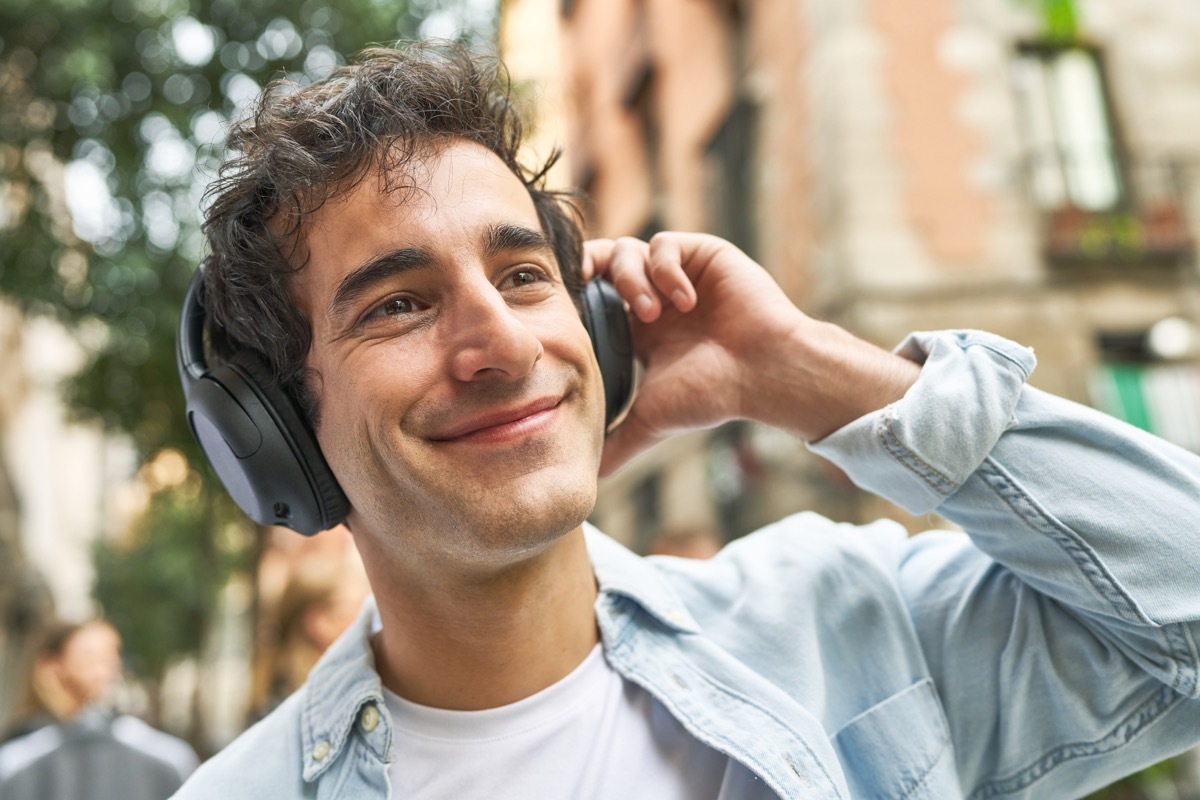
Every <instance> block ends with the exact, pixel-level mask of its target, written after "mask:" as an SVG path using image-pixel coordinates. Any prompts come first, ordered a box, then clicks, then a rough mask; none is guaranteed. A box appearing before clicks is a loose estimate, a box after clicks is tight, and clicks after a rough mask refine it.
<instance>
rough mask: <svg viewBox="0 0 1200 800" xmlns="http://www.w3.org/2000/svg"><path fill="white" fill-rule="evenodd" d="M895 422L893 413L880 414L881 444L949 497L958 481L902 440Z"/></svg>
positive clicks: (931, 486) (891, 454) (927, 482)
mask: <svg viewBox="0 0 1200 800" xmlns="http://www.w3.org/2000/svg"><path fill="white" fill-rule="evenodd" d="M893 422H894V418H893V416H892V414H891V413H884V414H882V415H880V420H879V426H878V431H877V435H878V438H879V443H880V445H881V446H882V447H883V449H884V450H886V451H887V453H888V455H890V456H891V457H892V458H894V459H895V460H896V461H898V462H899V463H900V464H901V465H903V466H904V467H905V468H906V469H908V470H909V471H910V472H912V473H913V474H914V475H916V476H917V477H918V478H920V479H921V480H922V481H923V482H924V483H925V484H926V485H927V486H928V487H929V488H930V489H932V490H933V491H934V492H936V493H937V494H938V495H940V496H942V497H949V496H950V495H952V494H954V493H955V492H956V491H958V484H957V483H955V482H954V481H952V480H950V479H949V478H947V477H946V476H945V475H943V474H942V473H941V472H939V471H938V470H936V469H935V468H934V467H933V466H932V465H930V464H929V463H927V462H926V461H925V460H924V459H922V458H921V457H920V456H918V455H917V454H915V453H913V452H912V451H911V450H909V449H908V448H906V447H905V446H904V445H903V444H902V443H901V442H900V437H899V436H898V435H897V434H896V432H895V430H893V428H892V423H893Z"/></svg>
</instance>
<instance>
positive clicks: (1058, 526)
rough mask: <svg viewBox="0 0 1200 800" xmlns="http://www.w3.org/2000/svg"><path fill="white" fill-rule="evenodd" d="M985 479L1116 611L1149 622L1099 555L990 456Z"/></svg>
mask: <svg viewBox="0 0 1200 800" xmlns="http://www.w3.org/2000/svg"><path fill="white" fill-rule="evenodd" d="M978 473H979V475H980V476H981V477H982V478H983V480H984V482H985V483H986V484H987V485H988V486H989V487H991V489H992V490H993V491H994V492H995V493H996V494H997V496H999V497H1000V499H1001V500H1003V501H1004V503H1005V504H1006V505H1007V506H1008V507H1009V508H1011V509H1012V510H1013V511H1014V512H1015V513H1016V514H1017V516H1018V517H1020V518H1021V519H1022V520H1024V521H1025V523H1026V524H1027V525H1029V527H1030V528H1032V529H1033V530H1034V531H1036V532H1038V533H1041V534H1043V535H1045V536H1048V537H1050V539H1051V540H1052V541H1053V542H1054V543H1055V544H1057V545H1058V546H1059V547H1061V548H1062V549H1063V551H1064V552H1065V553H1066V554H1067V555H1068V556H1070V558H1071V560H1072V561H1074V562H1075V565H1076V566H1077V567H1079V569H1080V571H1081V572H1082V573H1083V574H1084V576H1085V577H1086V578H1087V579H1088V583H1090V584H1091V585H1092V588H1093V589H1095V590H1096V592H1097V593H1098V594H1099V595H1100V596H1101V597H1103V598H1104V599H1105V600H1106V601H1107V602H1108V603H1109V605H1110V606H1112V609H1113V611H1114V612H1116V614H1117V615H1118V616H1119V617H1120V618H1121V619H1123V620H1125V621H1127V622H1135V623H1138V624H1142V625H1145V624H1149V623H1150V622H1151V621H1150V620H1148V619H1146V618H1145V616H1144V615H1143V614H1141V613H1140V612H1139V611H1138V610H1137V608H1136V604H1135V603H1134V602H1133V599H1132V598H1131V597H1130V596H1129V595H1128V594H1127V593H1126V592H1125V590H1124V589H1122V588H1121V587H1120V586H1119V585H1118V584H1117V582H1116V579H1115V578H1114V577H1113V576H1112V575H1111V574H1110V573H1109V572H1108V570H1107V569H1105V567H1104V566H1103V565H1102V564H1101V563H1100V562H1099V560H1098V559H1097V558H1096V555H1095V554H1094V553H1093V552H1092V551H1091V550H1090V549H1089V548H1088V547H1087V545H1086V544H1085V543H1084V542H1083V541H1082V540H1081V539H1080V538H1079V537H1078V535H1077V534H1076V533H1075V532H1074V531H1072V530H1071V529H1070V528H1069V527H1067V526H1065V525H1063V524H1062V523H1061V522H1059V521H1058V520H1056V519H1054V518H1053V517H1051V516H1050V515H1049V514H1047V513H1046V511H1045V510H1044V509H1042V507H1041V506H1040V505H1038V503H1037V502H1036V501H1035V500H1034V499H1033V498H1032V497H1030V496H1029V495H1028V494H1027V493H1026V492H1025V491H1024V490H1022V489H1021V488H1020V486H1019V485H1018V484H1017V482H1016V481H1015V480H1014V479H1013V478H1012V476H1011V475H1009V474H1008V473H1007V472H1006V471H1005V470H1004V468H1003V467H1002V466H1000V464H998V463H997V462H996V461H995V460H994V459H992V458H991V457H990V456H989V457H988V458H987V459H985V460H984V462H983V464H981V465H980V467H979V469H978Z"/></svg>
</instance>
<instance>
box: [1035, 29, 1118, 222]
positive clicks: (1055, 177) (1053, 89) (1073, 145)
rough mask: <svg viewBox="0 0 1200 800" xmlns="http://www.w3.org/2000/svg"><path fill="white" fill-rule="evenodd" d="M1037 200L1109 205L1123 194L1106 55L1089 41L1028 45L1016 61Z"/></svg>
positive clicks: (1047, 205)
mask: <svg viewBox="0 0 1200 800" xmlns="http://www.w3.org/2000/svg"><path fill="white" fill-rule="evenodd" d="M1012 76H1013V83H1014V86H1015V89H1016V93H1017V98H1018V103H1019V106H1020V116H1021V123H1022V127H1023V129H1024V131H1023V132H1024V136H1025V141H1026V147H1027V169H1028V173H1029V180H1030V184H1031V188H1032V191H1033V196H1034V200H1035V202H1037V204H1038V205H1039V206H1040V207H1041V208H1043V209H1056V208H1063V207H1066V206H1073V207H1075V208H1079V209H1083V210H1085V211H1106V210H1110V209H1114V208H1116V207H1117V206H1119V205H1121V204H1122V202H1123V200H1124V195H1125V190H1124V187H1123V181H1122V175H1121V168H1120V162H1119V160H1118V156H1117V154H1118V149H1117V145H1116V137H1115V136H1114V134H1113V126H1112V123H1111V120H1112V116H1111V113H1110V110H1109V105H1108V101H1107V93H1106V91H1105V86H1104V76H1103V71H1102V69H1101V65H1100V61H1099V58H1098V56H1097V54H1096V52H1095V51H1094V50H1089V49H1085V48H1082V47H1038V46H1029V47H1026V48H1023V49H1022V50H1021V51H1020V52H1019V53H1018V55H1017V57H1016V59H1015V60H1014V62H1013V65H1012Z"/></svg>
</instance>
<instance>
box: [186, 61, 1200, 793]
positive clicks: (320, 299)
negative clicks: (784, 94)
mask: <svg viewBox="0 0 1200 800" xmlns="http://www.w3.org/2000/svg"><path fill="white" fill-rule="evenodd" d="M519 139H520V137H519V129H518V124H517V122H516V119H515V116H514V114H513V111H512V110H511V108H510V106H509V104H508V101H507V100H506V99H505V97H504V96H503V94H498V93H497V92H496V89H495V75H494V72H493V71H492V68H490V67H489V66H488V64H487V63H485V62H483V61H480V60H476V59H473V58H471V57H469V56H467V55H465V54H464V53H462V52H460V51H457V50H440V51H439V50H437V49H434V48H430V47H416V48H412V49H409V50H407V51H404V52H396V51H375V52H370V53H367V54H365V55H364V57H363V60H362V61H361V63H360V64H359V65H358V66H354V67H350V68H347V69H344V70H341V71H339V72H336V73H335V74H334V75H333V76H332V77H331V78H330V79H329V80H327V81H325V82H323V83H321V84H318V85H316V86H312V87H307V88H298V87H275V88H273V89H270V90H268V92H267V93H266V95H265V96H264V99H263V102H262V106H261V108H260V109H259V110H258V113H257V114H256V115H255V117H254V118H253V119H251V120H249V121H247V122H245V123H243V124H242V125H240V126H239V127H238V128H237V129H236V130H235V133H234V135H233V137H232V142H233V145H234V147H235V148H237V149H238V151H239V155H237V156H236V157H235V159H234V160H233V161H232V162H231V163H230V164H228V165H227V167H226V169H225V170H224V172H223V173H222V177H221V179H220V181H219V182H218V183H217V184H216V186H215V188H214V190H213V196H214V203H213V204H212V206H211V210H210V212H209V217H208V220H207V230H208V233H209V237H210V241H211V243H212V248H213V254H212V257H211V258H210V259H209V261H208V263H207V265H206V268H205V275H204V278H205V288H206V295H207V300H206V306H207V313H208V315H209V317H210V338H211V341H212V343H213V345H214V349H215V350H216V351H217V353H216V355H218V356H219V357H220V358H222V359H233V358H237V357H238V354H239V353H244V352H246V351H249V350H253V351H255V352H257V353H258V354H259V355H260V357H261V358H262V359H263V360H264V361H265V362H266V364H267V368H266V369H265V370H264V372H269V373H270V376H269V380H271V381H274V382H277V383H278V384H279V385H280V386H282V387H284V388H285V390H286V391H287V392H288V393H289V394H290V396H291V397H293V398H294V399H295V401H296V406H297V407H298V408H299V409H300V410H301V413H302V414H303V415H304V416H305V417H306V418H307V420H308V422H309V423H310V424H311V426H312V429H313V431H314V432H315V438H316V442H317V443H318V444H319V448H320V451H321V452H322V453H323V455H324V458H325V459H326V460H327V462H328V465H329V467H330V468H331V470H332V474H333V475H334V476H335V477H336V480H337V482H338V483H339V484H340V486H341V488H342V490H344V492H345V496H346V499H347V501H348V507H349V511H348V514H347V516H346V523H347V525H348V527H349V528H350V530H351V531H352V532H353V535H354V537H355V542H356V545H357V546H358V548H359V550H360V552H361V553H362V555H363V560H364V563H365V565H366V569H367V572H368V576H369V578H370V582H371V586H372V588H373V591H374V597H375V602H374V604H373V605H369V606H368V608H367V609H365V610H364V613H363V614H362V615H361V616H360V618H359V620H358V622H357V623H356V625H355V626H354V627H352V629H351V630H350V631H349V632H348V633H347V635H345V636H343V637H342V638H341V639H340V640H339V641H338V642H337V643H335V644H334V645H333V647H332V648H330V650H329V651H328V652H327V653H326V655H325V656H324V657H323V658H322V660H321V662H320V663H318V665H317V666H316V668H315V669H314V671H313V673H312V675H311V677H310V679H309V682H308V683H307V685H306V686H305V687H304V688H302V689H301V690H300V691H299V692H297V693H296V694H295V695H293V696H292V697H291V698H290V699H289V700H287V701H286V702H285V703H284V704H283V705H282V706H281V707H280V708H279V709H278V710H277V711H276V712H275V713H273V714H272V715H271V716H270V717H268V718H267V719H266V720H264V721H263V722H261V723H260V724H258V725H256V726H255V727H254V728H253V729H251V730H250V731H249V732H247V733H246V734H244V736H243V737H242V738H241V739H239V740H238V741H237V742H236V743H234V744H233V745H232V746H231V747H230V748H228V749H227V750H226V751H225V752H224V753H222V754H221V755H219V756H218V757H216V758H215V759H213V760H212V761H211V762H209V763H208V764H206V765H204V766H203V767H202V768H201V769H200V770H199V771H198V772H197V774H196V776H195V778H194V779H193V781H192V782H191V783H189V784H188V785H187V786H185V788H184V790H183V791H182V792H181V794H180V795H179V796H180V797H183V798H209V797H212V798H217V797H220V798H226V797H254V798H291V797H322V798H324V797H358V798H388V797H391V798H427V797H447V798H449V797H453V798H463V797H487V798H496V797H503V798H508V797H539V798H541V797H572V798H574V797H595V798H613V797H622V798H624V797H639V798H640V797H648V798H721V800H735V799H736V800H741V799H742V798H769V797H776V796H778V797H804V798H863V797H880V798H883V797H887V798H900V797H904V798H910V799H915V798H954V797H973V798H985V797H1045V798H1054V800H1059V799H1060V798H1065V797H1074V796H1080V795H1082V794H1085V793H1086V792H1087V791H1089V790H1090V789H1091V788H1094V787H1098V786H1101V785H1103V784H1105V783H1106V782H1109V781H1111V780H1112V779H1114V778H1116V777H1117V776H1119V775H1121V774H1124V773H1128V772H1130V771H1132V770H1135V769H1137V768H1139V767H1141V766H1143V765H1145V764H1148V763H1151V762H1153V761H1155V760H1158V759H1160V758H1163V757H1165V756H1167V755H1170V754H1172V753H1174V752H1178V751H1180V750H1182V749H1184V748H1185V747H1187V746H1188V745H1190V744H1191V743H1193V742H1194V741H1195V740H1196V739H1197V738H1200V700H1198V699H1197V698H1198V697H1200V688H1198V685H1197V671H1198V668H1200V659H1198V657H1197V648H1196V644H1195V637H1196V635H1197V633H1200V622H1198V621H1197V620H1200V589H1198V588H1197V587H1200V565H1198V563H1197V561H1198V560H1197V559H1196V557H1195V556H1196V554H1197V552H1200V534H1198V533H1197V527H1196V522H1195V521H1196V519H1197V518H1198V517H1200V507H1198V501H1197V498H1200V460H1198V459H1197V458H1196V457H1195V456H1193V455H1191V454H1188V453H1186V452H1184V451H1182V450H1179V449H1176V448H1174V447H1172V446H1170V445H1167V444H1165V443H1163V442H1161V441H1159V440H1157V439H1154V438H1153V437H1150V436H1148V435H1145V434H1142V433H1140V432H1137V431H1134V430H1132V429H1130V428H1128V427H1126V426H1124V425H1121V424H1119V423H1117V422H1114V421H1113V420H1111V419H1108V418H1106V417H1104V416H1102V415H1099V414H1097V413H1094V412H1091V411H1089V410H1087V409H1084V408H1080V407H1077V406H1075V405H1072V404H1070V403H1067V402H1065V401H1062V400H1058V399H1056V398H1053V397H1049V396H1047V395H1045V394H1042V393H1040V392H1037V391H1036V390H1033V389H1030V388H1025V387H1024V382H1025V379H1026V378H1027V377H1028V374H1029V372H1030V371H1031V370H1032V368H1033V364H1034V359H1033V356H1032V354H1031V353H1029V352H1028V351H1027V350H1025V349H1024V348H1021V347H1018V346H1016V345H1013V344H1011V343H1009V342H1006V341H1004V340H1001V339H998V338H996V337H992V336H989V335H987V334H983V333H977V332H959V333H941V334H917V335H914V336H913V337H910V339H909V340H908V341H906V342H905V343H904V345H902V347H901V348H900V350H899V351H898V354H892V353H888V352H885V351H882V350H879V349H877V348H875V347H873V346H872V345H869V344H867V343H865V342H862V341H860V340H858V339H856V338H854V337H853V336H851V335H850V334H848V333H846V332H845V331H842V330H840V329H838V328H836V327H834V326H831V325H828V324H824V323H821V322H818V321H815V320H812V319H810V318H808V317H807V316H805V315H804V314H803V313H801V312H800V311H799V310H798V309H796V308H795V306H793V305H792V304H791V303H790V302H789V301H788V300H787V298H786V297H785V296H784V295H783V293H782V292H781V291H780V289H779V288H778V287H777V286H776V285H775V284H774V283H773V282H772V280H771V279H770V278H769V276H768V275H767V274H766V273H765V272H764V271H763V270H761V269H760V268H758V267H757V265H755V264H753V263H752V262H750V261H749V260H748V259H747V258H746V257H745V256H744V255H743V254H741V253H740V252H739V251H738V250H737V249H736V248H734V247H732V246H730V245H729V244H727V243H725V242H722V241H720V240H718V239H715V238H712V237H708V236H703V235H697V234H666V235H660V236H657V237H655V238H654V240H653V241H652V242H650V243H649V244H646V243H641V242H636V241H633V240H620V241H617V242H594V243H591V244H590V245H589V247H588V249H587V253H586V257H584V256H583V255H581V252H580V246H579V240H580V237H579V232H578V229H577V228H576V227H575V226H574V225H573V224H572V221H571V217H570V216H569V215H568V214H567V213H566V212H565V211H564V207H563V206H562V205H560V204H558V202H557V201H556V198H554V197H553V196H550V195H548V194H546V193H545V192H543V191H542V190H541V189H540V188H539V187H540V182H541V174H540V173H530V172H526V171H524V170H522V169H521V168H520V166H518V164H517V161H516V155H515V154H516V148H517V145H518V143H519ZM581 273H582V274H581ZM593 273H603V274H606V275H607V276H608V277H610V278H611V279H612V280H613V281H614V283H615V284H616V286H617V287H618V289H619V291H620V294H621V295H622V297H624V298H625V300H626V301H627V302H628V304H629V307H630V308H631V309H632V312H633V314H634V316H635V319H634V321H633V336H634V343H635V347H636V350H637V353H638V355H639V357H640V358H641V359H642V361H643V362H644V364H645V368H646V372H645V378H644V381H643V383H642V387H641V390H640V393H639V395H638V397H637V400H636V402H635V404H634V406H633V408H632V410H631V411H630V414H629V417H628V418H627V419H626V420H625V421H624V422H623V423H622V424H620V425H619V426H618V427H617V428H616V429H615V430H614V431H613V432H612V433H611V434H610V435H608V436H607V438H606V437H605V434H604V430H603V419H604V401H603V396H602V391H601V386H600V377H599V374H598V368H597V364H596V360H595V358H594V356H593V355H592V350H591V347H590V344H589V341H588V338H587V335H586V333H585V330H584V327H583V325H582V324H581V322H580V318H579V315H578V312H577V309H576V304H575V293H577V292H578V290H579V284H580V278H581V277H589V276H590V275H591V274H593ZM730 419H750V420H755V421H758V422H761V423H765V424H770V425H773V426H776V427H779V428H782V429H784V430H787V431H791V432H793V433H794V434H796V435H797V436H800V437H802V438H803V439H805V440H807V441H809V442H811V443H812V445H811V446H812V447H813V449H815V450H816V451H817V452H818V453H821V454H823V455H825V456H826V457H828V458H830V459H832V460H833V461H835V462H836V463H837V464H838V465H839V466H841V467H842V468H843V469H844V470H846V471H847V472H848V473H849V474H850V475H851V476H852V477H853V478H854V479H855V480H856V481H858V482H859V484H860V485H862V486H864V487H866V488H868V489H871V490H873V491H876V492H878V493H880V494H881V495H883V496H885V497H888V498H889V499H891V500H893V501H895V502H897V503H900V504H901V505H903V506H905V507H907V508H908V509H910V510H911V511H913V512H915V513H925V512H929V511H932V510H935V509H936V510H937V511H938V512H939V513H941V514H943V515H945V516H946V517H948V518H950V519H952V520H954V521H956V522H957V523H959V524H960V525H962V527H963V528H965V529H966V530H967V531H969V532H970V538H968V537H967V536H964V535H962V534H953V533H929V534H925V535H922V536H919V537H916V538H915V539H913V540H909V539H908V538H907V537H906V536H905V535H904V532H903V531H902V530H901V529H900V528H899V526H897V525H894V524H890V523H886V522H881V523H878V524H875V525H870V526H866V527H864V528H853V527H849V526H842V525H836V524H834V523H831V522H829V521H827V520H824V519H821V518H819V517H816V516H815V515H799V516H797V517H792V518H789V519H787V520H784V521H782V522H780V523H778V524H776V525H774V526H771V527H770V528H768V529H766V530H764V531H761V532H759V533H757V534H754V535H751V536H749V537H746V538H745V539H742V540H739V541H738V542H735V543H733V544H732V545H730V546H728V547H726V548H725V549H724V550H723V551H722V552H721V553H720V554H718V555H717V556H716V557H714V558H712V559H710V560H707V561H703V562H695V561H687V560H682V559H658V560H641V559H639V558H638V557H636V556H634V555H632V554H630V553H629V552H627V551H625V550H624V549H623V548H621V547H620V546H618V545H616V544H615V543H614V542H612V541H611V540H609V539H607V538H606V537H605V536H603V535H602V534H601V533H599V532H598V531H595V530H594V529H590V528H588V527H587V525H586V523H584V518H585V517H586V515H587V514H588V513H589V511H590V510H591V508H592V505H593V503H594V501H595V497H596V477H597V473H598V472H610V471H612V470H615V469H617V468H618V467H619V466H620V465H621V464H623V463H624V462H625V461H627V460H628V459H629V458H631V457H633V456H634V455H635V454H636V453H638V452H640V451H642V450H644V449H645V448H646V447H648V446H650V445H651V444H653V443H654V442H656V441H659V440H661V439H663V438H666V437H667V436H669V435H671V434H674V433H677V432H681V431H685V430H692V429H697V428H706V427H710V426H713V425H716V424H719V423H721V422H723V421H726V420H730Z"/></svg>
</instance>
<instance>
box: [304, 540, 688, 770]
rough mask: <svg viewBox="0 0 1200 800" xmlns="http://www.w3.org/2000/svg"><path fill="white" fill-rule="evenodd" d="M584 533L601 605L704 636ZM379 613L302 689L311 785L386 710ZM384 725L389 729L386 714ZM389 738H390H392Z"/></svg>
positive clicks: (371, 612) (629, 565)
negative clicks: (622, 602)
mask: <svg viewBox="0 0 1200 800" xmlns="http://www.w3.org/2000/svg"><path fill="white" fill-rule="evenodd" d="M583 530H584V538H585V541H586V543H587V549H588V556H589V557H590V559H591V561H592V569H593V571H594V572H595V574H596V580H597V582H598V583H599V587H600V594H599V597H598V598H597V601H596V602H597V606H598V607H599V606H601V605H604V604H611V603H612V602H613V600H614V599H615V598H618V597H623V598H627V599H628V600H631V601H633V602H634V603H636V604H638V605H639V606H640V607H641V608H643V609H644V610H645V611H646V612H647V613H649V614H650V615H651V616H653V617H654V618H655V619H657V620H658V621H659V622H660V623H662V624H663V625H664V626H666V627H667V628H670V629H672V630H675V631H678V632H681V633H697V632H699V630H700V627H699V625H697V624H696V621H695V619H694V618H693V617H692V615H691V613H690V612H689V611H688V610H687V608H686V606H684V604H683V601H682V600H680V598H679V595H678V594H677V593H676V592H675V589H674V587H672V586H671V584H670V582H669V581H667V580H666V578H665V577H664V576H663V575H662V573H661V572H660V571H659V570H658V569H656V568H655V567H654V565H653V564H652V563H650V562H649V561H647V560H646V559H644V558H642V557H640V556H637V555H635V554H633V553H632V552H630V551H629V550H627V549H626V548H625V547H623V546H622V545H621V544H619V543H617V542H616V541H614V540H613V539H612V538H610V537H609V536H607V535H605V534H603V533H601V532H600V531H599V530H597V529H596V528H595V527H593V526H592V525H590V524H588V523H586V522H585V523H584V525H583ZM378 613H379V612H378V610H377V609H376V606H375V599H374V598H373V597H372V598H368V599H367V601H366V602H365V603H364V604H363V607H362V610H361V611H359V614H358V617H357V619H355V621H354V623H353V624H352V625H351V626H350V628H349V629H347V630H346V632H345V633H343V634H342V635H341V636H340V637H338V639H337V641H335V642H334V643H333V644H332V645H331V646H330V647H329V649H328V650H327V651H326V652H325V654H324V655H323V656H321V659H320V660H319V661H318V662H317V664H316V666H315V667H313V670H312V672H311V673H310V674H309V677H308V682H307V683H306V684H305V687H304V689H303V690H302V691H303V692H304V698H303V705H302V711H301V717H300V731H301V746H302V747H303V763H304V779H305V780H306V781H313V780H315V779H316V778H317V777H318V776H319V775H321V773H323V772H324V771H325V770H326V769H328V768H329V765H330V764H332V763H333V762H335V761H337V759H338V757H339V756H340V755H341V752H342V750H343V748H344V747H345V745H346V741H347V739H348V738H349V735H350V730H351V728H352V726H353V725H354V722H355V720H356V719H358V717H359V714H360V713H361V712H362V711H363V708H364V707H365V706H367V705H369V704H372V703H374V704H376V705H377V706H378V708H379V710H382V709H383V708H384V700H383V685H382V683H381V681H380V679H379V673H378V672H377V671H376V669H375V653H374V651H373V650H372V649H371V633H372V631H373V628H374V626H375V621H376V620H377V619H378ZM379 724H381V725H387V726H388V729H389V730H390V723H389V720H388V716H387V715H386V714H385V715H382V719H381V720H380V723H379ZM385 738H386V739H388V740H390V734H389V735H388V736H387V737H385ZM382 755H384V756H386V753H384V754H382Z"/></svg>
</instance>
